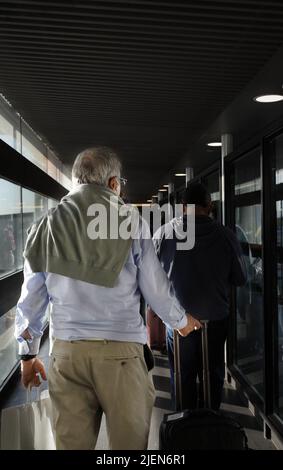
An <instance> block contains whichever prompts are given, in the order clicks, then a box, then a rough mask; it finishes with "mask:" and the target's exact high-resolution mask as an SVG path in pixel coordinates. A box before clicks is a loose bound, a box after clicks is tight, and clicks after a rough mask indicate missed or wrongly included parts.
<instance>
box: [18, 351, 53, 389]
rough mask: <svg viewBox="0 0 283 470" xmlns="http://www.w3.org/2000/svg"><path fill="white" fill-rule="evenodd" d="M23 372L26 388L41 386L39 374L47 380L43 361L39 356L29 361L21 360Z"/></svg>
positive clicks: (23, 381)
mask: <svg viewBox="0 0 283 470" xmlns="http://www.w3.org/2000/svg"><path fill="white" fill-rule="evenodd" d="M21 373H22V383H23V385H24V387H25V388H28V387H39V386H40V384H41V380H40V378H39V374H40V375H41V377H42V379H43V380H47V377H46V372H45V369H44V365H43V362H41V360H40V359H38V358H37V357H35V358H33V359H30V360H29V361H21Z"/></svg>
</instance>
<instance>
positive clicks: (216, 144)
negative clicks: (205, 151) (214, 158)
mask: <svg viewBox="0 0 283 470" xmlns="http://www.w3.org/2000/svg"><path fill="white" fill-rule="evenodd" d="M206 145H207V146H208V147H222V143H221V142H208V144H206Z"/></svg>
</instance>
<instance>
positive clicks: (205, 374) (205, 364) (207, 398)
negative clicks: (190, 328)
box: [201, 320, 211, 408]
mask: <svg viewBox="0 0 283 470" xmlns="http://www.w3.org/2000/svg"><path fill="white" fill-rule="evenodd" d="M208 322H209V321H208V320H202V321H201V323H202V325H203V327H202V329H201V346H202V379H203V406H204V408H211V393H210V373H209V356H208V333H207V332H208Z"/></svg>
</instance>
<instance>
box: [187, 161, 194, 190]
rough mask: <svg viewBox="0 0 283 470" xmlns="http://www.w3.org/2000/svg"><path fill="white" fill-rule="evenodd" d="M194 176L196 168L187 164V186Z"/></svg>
mask: <svg viewBox="0 0 283 470" xmlns="http://www.w3.org/2000/svg"><path fill="white" fill-rule="evenodd" d="M193 177H194V169H193V168H191V167H189V166H187V168H186V187H187V186H188V184H189V182H190V181H191V180H192V179H193Z"/></svg>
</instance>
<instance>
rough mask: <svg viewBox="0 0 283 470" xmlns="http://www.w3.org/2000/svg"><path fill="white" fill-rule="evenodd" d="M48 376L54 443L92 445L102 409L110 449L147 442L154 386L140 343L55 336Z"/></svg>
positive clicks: (59, 445) (76, 446)
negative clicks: (58, 338) (65, 338)
mask: <svg viewBox="0 0 283 470" xmlns="http://www.w3.org/2000/svg"><path fill="white" fill-rule="evenodd" d="M48 380H49V392H50V398H51V402H52V406H53V415H54V427H55V433H56V447H57V449H67V450H68V449H94V448H95V445H96V441H97V437H98V433H99V429H100V423H101V418H102V413H103V412H104V413H105V417H106V425H107V434H108V439H109V445H110V449H112V450H128V449H129V450H131V449H136V450H144V449H146V448H147V443H148V434H149V427H150V420H151V413H152V409H153V405H154V399H155V390H154V386H153V383H152V378H151V376H150V375H149V374H148V371H147V367H146V364H145V361H144V357H143V346H142V345H141V344H137V343H129V342H120V341H108V340H102V341H62V340H55V342H54V346H53V351H52V355H51V360H50V368H49V379H48Z"/></svg>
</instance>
